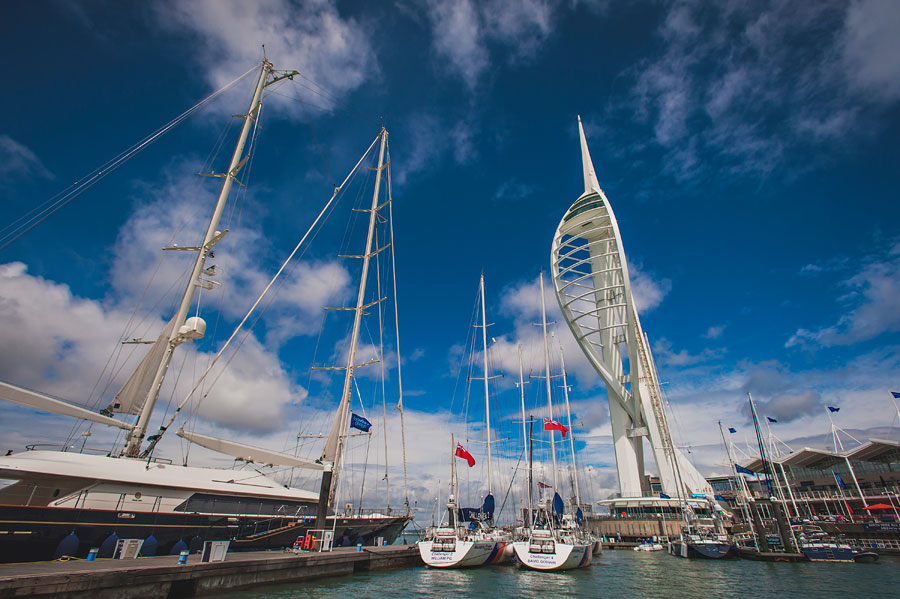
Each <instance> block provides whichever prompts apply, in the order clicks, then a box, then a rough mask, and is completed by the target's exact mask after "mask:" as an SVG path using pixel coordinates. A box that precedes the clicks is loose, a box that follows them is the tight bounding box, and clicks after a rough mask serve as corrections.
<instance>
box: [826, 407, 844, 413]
mask: <svg viewBox="0 0 900 599" xmlns="http://www.w3.org/2000/svg"><path fill="white" fill-rule="evenodd" d="M828 411H829V412H831V413H832V414H834V413H835V412H840V411H841V409H840V408H836V407H834V406H828Z"/></svg>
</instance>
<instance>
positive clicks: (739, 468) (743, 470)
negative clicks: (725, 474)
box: [734, 464, 756, 476]
mask: <svg viewBox="0 0 900 599" xmlns="http://www.w3.org/2000/svg"><path fill="white" fill-rule="evenodd" d="M734 469H735V470H737V471H738V472H739V473H741V474H749V475H750V476H753V475H754V474H756V473H755V472H754V471H753V470H750V469H749V468H744V467H743V466H741V465H740V464H735V465H734Z"/></svg>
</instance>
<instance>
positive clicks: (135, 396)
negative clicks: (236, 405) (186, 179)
mask: <svg viewBox="0 0 900 599" xmlns="http://www.w3.org/2000/svg"><path fill="white" fill-rule="evenodd" d="M297 74H298V73H297V71H276V70H275V69H274V66H273V64H272V63H271V62H269V61H268V60H267V59H266V60H264V61H263V63H262V65H261V68H260V71H259V77H258V79H257V81H256V86H255V88H254V92H253V96H252V100H251V102H250V106H249V107H248V109H247V111H246V113H244V114H243V115H238V116H239V117H240V118H242V119H243V126H242V129H241V131H240V135H239V137H238V141H237V144H236V146H235V149H234V152H233V155H232V157H231V161H230V164H229V167H228V170H227V171H226V173H225V174H222V175H215V176H218V177H221V178H222V179H223V183H222V188H221V191H220V192H219V197H218V201H217V203H216V207H215V209H214V211H213V214H212V216H211V217H210V220H209V224H208V226H207V229H206V234H205V237H204V239H203V242H202V243H201V244H199V245H198V246H196V247H181V248H173V249H179V250H183V251H185V250H186V251H191V252H194V253H195V254H196V258H195V260H194V265H193V269H192V271H191V274H190V277H189V280H188V283H187V286H186V289H185V291H184V294H183V296H182V298H181V301H180V304H179V306H178V309H177V311H176V313H175V314H174V316H173V317H172V319H171V320H170V321H169V323H168V324H167V325H166V327H165V328H164V330H163V331H162V333H161V334H160V336H159V338H158V339H157V341H156V342H155V343H154V344H153V345H152V347H151V348H150V350H149V352H148V353H147V355H146V357H145V358H144V359H143V361H142V362H141V363H140V364H139V366H138V368H137V370H136V371H135V373H134V374H133V375H132V376H131V378H130V379H128V381H127V383H126V384H125V386H124V387H123V388H122V390H121V391H120V392H119V394H118V395H117V396H116V398H115V400H114V401H113V402H112V403H111V404H110V406H109V407H108V408H107V409H104V410H102V411H101V412H100V413H97V412H94V411H92V410H89V409H86V408H84V407H82V406H79V405H77V404H75V403H71V402H68V401H64V400H61V399H59V398H55V397H51V396H49V395H47V394H44V393H40V392H38V391H33V390H30V389H25V388H23V387H19V386H16V385H13V384H10V383H6V382H0V398H2V399H6V400H8V401H12V402H15V403H19V404H24V405H26V406H29V407H32V408H36V409H39V410H45V411H50V412H55V413H58V414H63V415H66V416H71V417H74V418H79V419H83V420H87V421H90V422H92V423H96V424H102V425H107V426H111V427H116V428H118V429H121V430H123V431H125V433H126V435H127V441H126V442H125V446H124V449H123V450H122V452H121V454H120V455H112V454H111V453H110V454H108V455H92V454H89V453H75V452H70V451H65V450H64V451H43V450H37V449H34V450H29V451H24V452H20V453H14V454H11V455H7V456H4V457H0V478H3V479H8V480H12V481H15V482H14V483H13V484H11V485H9V486H7V487H5V488H2V489H0V520H2V521H3V527H2V528H3V531H2V532H0V562H10V561H16V562H21V561H34V560H46V559H52V558H57V557H61V556H64V555H68V556H83V555H86V554H87V553H88V550H89V549H90V548H92V547H98V548H99V549H100V554H99V555H100V557H106V556H111V554H112V551H113V549H114V547H115V545H116V541H117V539H118V538H119V537H121V538H129V539H142V540H143V548H142V555H154V554H156V553H171V552H174V553H178V551H180V550H183V549H191V550H195V549H196V548H198V547H199V546H200V545H201V544H202V542H203V541H211V540H230V541H231V548H232V549H264V548H274V547H285V546H290V545H291V544H292V543H293V542H294V540H295V539H296V538H297V537H299V536H304V535H306V534H307V533H308V532H310V531H318V532H319V533H324V532H325V531H328V532H330V533H332V534H333V535H334V543H336V544H351V543H352V544H354V545H355V544H357V543H366V544H371V543H373V542H374V541H375V540H376V539H377V540H379V541H381V542H385V543H390V542H392V541H393V540H394V539H395V538H396V537H397V536H398V535H399V534H400V532H401V531H402V529H403V528H404V527H405V526H406V525H407V524H408V523H409V521H410V520H411V516H410V515H409V508H408V502H407V509H406V511H405V513H402V514H398V515H391V514H390V512H389V511H388V513H387V515H373V516H364V515H361V514H356V515H354V514H353V513H352V509H350V510H345V513H343V514H341V515H336V514H334V513H333V507H334V505H335V500H336V497H335V495H336V489H337V486H336V485H337V480H338V475H339V471H340V467H341V464H342V457H343V450H344V448H345V443H346V441H347V437H348V436H349V433H348V427H349V426H351V424H352V422H351V418H352V415H351V411H350V408H351V397H352V395H351V393H352V390H353V388H354V387H353V385H354V372H355V370H356V369H357V368H359V367H360V366H362V365H361V364H357V363H356V359H357V351H356V350H357V345H358V342H359V331H360V319H361V316H362V314H363V312H364V311H365V310H366V309H367V308H369V307H370V306H371V304H368V305H367V304H366V303H365V297H366V295H365V293H366V280H367V273H368V269H369V261H370V258H372V257H373V256H374V255H375V254H377V253H378V252H380V251H382V250H383V249H385V248H380V249H377V250H374V251H373V249H372V245H373V231H374V229H375V225H376V221H379V222H381V223H384V222H389V221H390V219H389V214H388V215H385V214H384V213H385V212H389V211H390V210H391V198H390V185H389V177H390V173H389V171H388V170H386V169H387V168H388V165H389V158H387V159H386V147H387V137H388V133H387V131H386V130H385V129H384V128H382V129H381V131H380V132H379V134H378V136H377V137H376V138H375V140H374V141H373V142H372V143H371V145H370V146H369V148H368V149H367V150H366V154H365V155H364V157H363V158H366V157H367V156H372V154H371V152H373V148H375V147H376V146H377V147H378V165H377V168H376V169H375V170H376V180H375V191H374V193H373V197H372V202H371V207H370V208H369V209H367V210H363V211H362V212H368V213H369V224H368V234H367V239H366V245H365V250H364V251H363V252H362V254H361V255H360V256H356V257H357V258H361V259H362V268H361V273H362V274H361V275H360V281H359V293H358V297H357V302H356V306H355V307H354V308H342V309H344V310H351V311H353V312H354V323H353V329H352V333H351V338H350V343H349V349H348V352H347V361H346V364H345V365H344V366H342V367H340V369H341V370H343V371H344V386H343V392H342V396H341V399H340V403H339V405H338V407H337V410H336V412H335V415H334V420H333V423H332V426H331V429H330V431H329V433H328V435H327V438H326V441H325V445H324V449H323V450H322V453H321V455H320V456H319V457H318V459H315V460H313V459H303V458H300V457H297V456H295V455H291V454H287V453H282V452H277V451H271V450H267V449H263V448H259V447H254V446H250V445H245V444H242V443H237V442H234V441H231V440H228V439H218V438H214V437H210V436H206V435H201V434H197V433H194V432H190V431H186V430H183V429H182V430H179V431H177V435H178V436H180V437H182V438H183V439H185V440H187V441H189V442H191V443H194V444H197V445H201V446H203V447H206V448H209V449H211V450H214V451H216V452H220V453H223V454H226V455H229V456H232V457H234V458H236V460H237V461H243V462H246V463H248V464H257V465H259V466H273V465H274V466H283V467H286V468H298V469H304V470H311V471H318V472H321V473H322V480H321V485H320V489H319V492H318V493H315V492H311V491H308V490H304V489H300V488H293V487H290V486H288V485H285V484H283V483H282V482H280V481H278V480H275V479H274V478H272V477H271V476H267V475H264V474H263V473H261V472H260V471H258V470H257V469H253V470H247V471H242V470H228V469H220V468H211V467H197V466H187V465H184V466H182V465H178V464H174V463H172V462H171V461H170V460H166V459H162V458H156V457H154V456H153V449H154V448H155V447H156V445H157V444H158V443H159V441H160V439H161V438H162V437H163V435H164V434H165V433H166V431H167V429H168V428H169V427H171V426H172V425H173V423H174V421H175V419H176V417H177V416H178V415H179V413H180V412H181V410H182V408H183V407H184V406H185V405H186V404H187V403H188V400H190V398H191V396H192V395H193V393H194V391H196V389H197V387H196V386H195V388H194V390H193V391H192V392H191V395H189V396H188V397H187V398H186V399H185V400H184V401H183V402H182V403H181V405H180V406H179V407H178V409H177V410H176V411H175V413H174V415H172V416H171V418H170V419H169V420H168V421H167V423H166V424H165V425H163V426H161V427H160V429H159V431H158V432H157V433H155V434H153V435H150V436H147V434H146V433H147V428H148V424H149V422H150V418H151V416H152V415H153V413H154V406H155V404H156V402H157V399H158V397H159V392H160V387H161V385H162V383H163V380H164V378H165V376H166V373H167V370H168V368H169V364H170V362H171V360H172V355H173V352H174V351H175V350H176V348H177V347H178V346H179V345H181V344H183V343H189V342H192V341H194V340H196V339H199V338H202V337H203V336H204V333H205V329H206V324H205V322H204V321H203V319H202V318H200V317H199V316H191V317H188V314H189V311H190V308H191V307H192V303H193V300H194V296H195V291H196V289H197V287H198V286H201V285H204V284H205V283H206V282H208V277H209V275H210V274H211V268H207V267H206V261H207V258H209V257H212V256H213V248H214V247H215V246H216V244H217V243H218V242H219V241H221V239H222V238H223V237H224V236H225V234H226V233H227V232H228V231H227V230H225V231H219V229H218V227H219V220H220V217H221V215H222V213H223V209H224V207H225V204H226V201H227V199H228V196H229V192H230V190H231V187H232V184H233V182H235V181H237V175H238V173H239V171H240V170H241V168H242V167H243V166H244V165H245V164H246V163H247V161H248V159H249V154H245V153H244V147H245V144H246V142H247V140H248V137H249V136H250V135H251V133H252V132H253V131H252V130H254V128H255V127H257V126H258V122H257V120H258V117H259V111H260V107H261V99H262V96H263V92H264V90H265V89H266V87H267V86H269V85H272V84H273V83H275V82H278V81H281V80H283V79H286V78H293V76H295V75H297ZM362 163H363V159H360V161H359V162H358V163H357V165H356V166H355V167H354V169H353V171H351V174H350V175H348V177H347V179H345V180H344V182H343V183H342V184H341V185H339V186H336V188H335V190H334V195H333V196H332V198H331V200H329V202H328V204H326V208H325V209H323V212H322V213H320V215H319V217H320V218H321V216H322V214H325V210H327V209H328V207H329V206H331V204H332V202H333V201H334V200H335V199H336V198H337V197H338V195H339V193H340V192H341V190H342V187H343V186H344V185H345V184H346V183H347V182H348V181H349V180H350V177H351V176H352V175H353V174H354V173H355V172H357V171H358V170H359V167H360V164H362ZM385 172H387V177H386V181H387V182H388V185H387V190H388V191H387V196H388V197H387V199H386V200H384V201H382V200H380V199H379V191H380V189H381V187H382V183H383V177H384V173H385ZM238 183H239V184H241V183H240V181H238ZM317 220H318V219H317ZM314 226H315V225H314ZM311 230H312V229H311ZM391 230H392V229H391ZM307 235H309V233H307ZM306 238H307V236H306V235H305V236H304V238H303V239H304V240H305V239H306ZM301 243H303V240H301ZM299 247H300V245H299V244H298V246H297V248H299ZM296 251H297V249H295V250H294V252H295V253H296ZM291 256H293V254H291ZM391 256H392V257H393V247H392V246H391ZM286 265H287V262H286V263H285V265H284V266H286ZM284 266H282V270H283V269H284ZM280 273H281V271H279V274H280ZM277 276H278V275H276V277H277ZM273 282H274V279H273ZM270 286H271V284H270ZM267 290H268V289H267ZM264 293H265V292H264ZM261 299H262V296H261V297H260V299H259V300H257V304H255V305H254V307H255V306H256V305H258V303H259V301H260V300H261ZM381 299H384V298H380V299H379V300H377V301H379V302H380V301H381ZM248 316H249V314H248ZM244 322H246V317H245V320H244ZM241 324H243V323H241ZM232 338H234V337H233V336H232ZM229 342H230V340H229ZM225 345H226V346H227V345H228V343H227V342H226V344H225ZM223 350H224V348H222V350H220V352H219V354H218V356H221V351H223ZM218 356H217V358H216V359H218ZM213 362H215V360H213ZM210 368H211V366H210ZM208 373H209V369H208V370H207V372H206V374H208ZM203 376H205V374H204V375H203ZM202 378H203V377H201V380H202ZM199 384H200V383H199V382H198V383H197V385H199ZM400 393H401V404H400V407H401V419H402V386H401V391H400ZM115 414H122V415H126V416H128V415H133V416H137V417H138V418H137V421H136V423H135V424H130V423H128V422H125V421H123V420H120V419H117V418H115V417H114V415H115ZM32 449H33V448H32ZM351 508H352V506H351ZM320 538H325V535H320Z"/></svg>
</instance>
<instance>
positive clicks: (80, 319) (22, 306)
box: [0, 262, 306, 431]
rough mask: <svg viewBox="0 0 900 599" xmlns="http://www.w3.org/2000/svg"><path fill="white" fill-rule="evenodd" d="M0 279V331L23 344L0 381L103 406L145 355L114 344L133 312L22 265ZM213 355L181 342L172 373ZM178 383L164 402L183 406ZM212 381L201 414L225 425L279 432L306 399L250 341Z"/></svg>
mask: <svg viewBox="0 0 900 599" xmlns="http://www.w3.org/2000/svg"><path fill="white" fill-rule="evenodd" d="M0 280H2V282H3V284H2V286H0V334H2V335H3V338H5V339H20V342H19V343H17V344H15V346H11V345H9V344H7V345H6V346H5V347H4V348H3V349H0V379H2V380H6V381H9V382H11V383H14V384H19V385H22V386H25V387H29V388H33V389H37V390H39V391H43V392H45V393H50V394H52V395H55V396H58V397H62V398H65V399H68V400H70V401H73V402H75V403H80V404H82V405H87V406H90V407H97V408H99V407H103V406H106V405H107V404H108V403H109V401H110V400H111V399H112V397H113V396H114V395H115V394H116V393H117V392H118V391H119V389H120V388H121V386H122V385H123V384H124V382H125V379H127V378H128V376H129V375H130V374H131V372H132V370H133V369H134V368H135V367H136V365H137V363H138V361H139V360H140V359H141V357H142V356H143V353H144V352H145V351H146V346H134V345H130V346H122V345H120V344H119V341H120V337H119V336H120V334H121V331H122V330H123V329H126V328H127V325H128V323H129V322H130V320H131V313H130V312H129V311H127V310H123V309H119V308H116V307H115V306H113V307H109V306H105V305H104V304H103V303H101V302H99V301H96V300H91V299H86V298H80V297H77V296H75V295H73V294H72V292H71V290H70V289H69V288H68V286H66V285H63V284H60V283H55V282H52V281H47V280H45V279H42V278H40V277H35V276H32V275H30V274H29V273H28V272H27V269H26V267H25V265H24V264H22V263H18V262H14V263H9V264H5V265H2V266H0ZM163 325H164V321H163V320H162V319H160V318H152V319H150V322H148V323H147V326H148V328H149V329H151V330H153V336H155V335H156V334H158V332H159V331H160V330H161V329H162V328H163ZM210 357H211V356H210V355H209V354H208V353H206V352H198V351H197V349H196V347H195V346H193V345H189V344H184V345H182V346H181V347H179V349H178V352H177V354H176V357H175V359H174V361H173V367H172V370H173V372H177V370H179V369H180V368H182V365H190V367H191V368H205V366H206V364H207V363H208V361H209V359H210ZM107 360H109V362H107ZM220 373H221V374H220ZM176 380H178V377H177V376H173V377H168V379H167V380H166V384H165V386H164V387H163V391H162V392H161V393H160V397H161V398H163V401H165V398H168V397H174V398H176V401H180V400H181V399H182V398H184V397H185V396H186V395H187V393H188V392H189V390H190V384H191V383H189V382H187V380H183V381H181V380H179V382H178V383H177V386H176ZM214 380H217V381H218V384H216V385H215V391H214V392H213V393H212V394H211V397H210V399H208V400H206V401H204V402H203V403H202V405H201V408H200V414H201V415H202V416H203V417H204V418H206V419H208V420H210V421H212V422H215V423H218V424H220V425H224V426H228V427H234V428H239V427H240V428H249V429H251V430H255V431H269V430H272V429H273V427H280V426H281V420H282V415H283V412H282V411H283V410H284V409H285V408H286V406H287V405H289V404H291V403H296V402H299V401H302V399H303V398H304V397H305V396H306V391H305V390H304V389H302V388H301V387H299V386H297V385H294V384H292V383H291V382H290V381H289V379H288V377H287V374H286V372H285V371H284V369H283V367H282V366H281V363H280V362H279V360H278V358H277V356H275V355H274V354H272V353H271V352H270V351H268V350H266V349H265V348H264V347H263V346H262V345H261V344H260V343H259V342H258V341H257V340H256V339H255V338H254V337H252V336H250V337H248V338H247V340H246V341H245V342H244V343H243V347H242V350H241V355H240V359H236V360H234V361H232V363H231V367H230V368H229V369H228V370H225V371H224V372H223V371H221V370H217V371H214V372H213V374H212V375H211V377H210V379H208V383H212V382H213V381H214ZM206 388H207V389H209V385H207V387H206ZM263 397H264V398H265V401H264V402H261V401H260V398H263Z"/></svg>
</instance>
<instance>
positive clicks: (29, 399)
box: [0, 381, 131, 431]
mask: <svg viewBox="0 0 900 599" xmlns="http://www.w3.org/2000/svg"><path fill="white" fill-rule="evenodd" d="M0 398H3V399H5V400H7V401H11V402H14V403H18V404H22V405H25V406H30V407H32V408H37V409H39V410H46V411H48V412H55V413H57V414H63V415H65V416H72V417H74V418H82V419H84V420H90V421H92V422H98V423H100V424H105V425H107V426H117V427H119V428H121V429H125V430H127V431H130V430H131V425H130V424H128V423H125V422H120V421H118V420H116V419H115V418H110V417H109V416H103V415H101V414H98V413H96V412H92V411H90V410H87V409H85V408H82V407H80V406H76V405H73V404H70V403H67V402H65V401H61V400H59V399H54V398H52V397H50V396H49V395H44V394H43V393H38V392H37V391H31V390H29V389H23V388H22V387H16V386H15V385H10V384H9V383H4V382H2V381H0Z"/></svg>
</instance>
